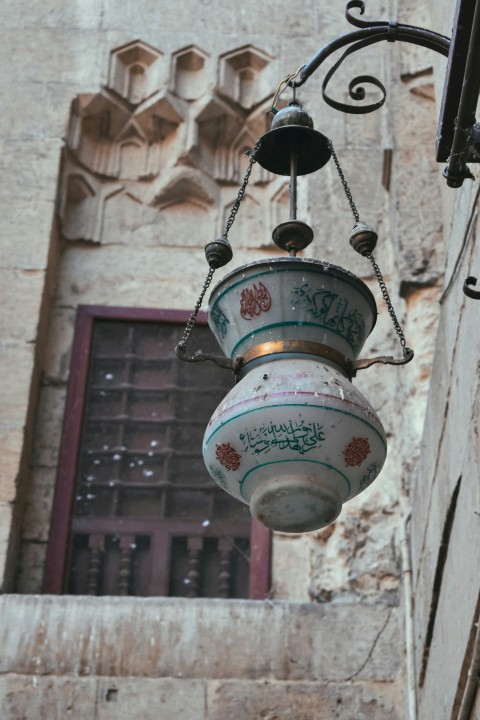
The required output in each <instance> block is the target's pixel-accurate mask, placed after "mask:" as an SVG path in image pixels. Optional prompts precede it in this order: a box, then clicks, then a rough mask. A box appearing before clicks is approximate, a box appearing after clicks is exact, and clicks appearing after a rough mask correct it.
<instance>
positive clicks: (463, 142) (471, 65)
mask: <svg viewBox="0 0 480 720" xmlns="http://www.w3.org/2000/svg"><path fill="white" fill-rule="evenodd" d="M479 44H480V2H478V0H477V2H476V4H475V14H474V16H473V23H472V32H471V34H470V42H469V44H468V54H467V62H466V66H465V74H464V76H463V84H462V93H461V95H460V103H459V106H458V115H457V121H456V127H455V133H454V136H453V143H452V149H451V153H450V159H449V161H448V165H447V168H446V170H445V173H444V174H445V177H446V179H447V185H448V186H449V187H460V186H461V185H462V183H463V181H464V179H465V178H466V177H472V175H471V174H470V171H469V170H468V168H467V167H466V164H465V163H466V161H465V159H464V155H465V152H466V151H467V150H468V148H469V142H470V139H471V138H470V136H471V132H472V129H473V126H474V124H475V111H476V108H477V102H478V95H479V92H480V52H479Z"/></svg>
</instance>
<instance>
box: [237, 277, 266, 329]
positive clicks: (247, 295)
mask: <svg viewBox="0 0 480 720" xmlns="http://www.w3.org/2000/svg"><path fill="white" fill-rule="evenodd" d="M271 306H272V298H271V297H270V293H269V292H268V290H267V288H266V287H265V285H264V284H263V283H258V287H257V286H256V285H255V284H254V286H253V288H245V289H244V290H242V294H241V296H240V315H241V316H242V317H243V319H244V320H252V318H254V317H255V316H256V315H260V313H261V312H267V310H270V308H271Z"/></svg>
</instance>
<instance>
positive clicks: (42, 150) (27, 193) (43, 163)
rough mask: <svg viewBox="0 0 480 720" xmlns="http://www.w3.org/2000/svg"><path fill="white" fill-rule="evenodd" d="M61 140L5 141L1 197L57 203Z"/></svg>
mask: <svg viewBox="0 0 480 720" xmlns="http://www.w3.org/2000/svg"><path fill="white" fill-rule="evenodd" d="M60 148H61V140H60V139H52V140H46V139H45V138H42V139H41V140H39V139H36V140H26V139H23V140H3V141H1V142H0V151H1V153H2V163H3V172H2V176H1V178H0V197H1V198H3V199H4V200H7V199H9V198H10V199H13V198H15V199H16V200H17V199H20V200H24V201H27V200H30V201H33V202H38V201H39V200H40V201H46V202H50V203H52V202H54V201H55V196H56V192H57V176H58V168H59V162H60Z"/></svg>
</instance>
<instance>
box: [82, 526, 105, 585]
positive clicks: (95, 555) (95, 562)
mask: <svg viewBox="0 0 480 720" xmlns="http://www.w3.org/2000/svg"><path fill="white" fill-rule="evenodd" d="M88 547H89V548H90V557H89V560H88V572H87V591H86V594H87V595H98V589H99V585H100V571H101V569H102V553H103V549H104V536H103V535H90V537H89V539H88Z"/></svg>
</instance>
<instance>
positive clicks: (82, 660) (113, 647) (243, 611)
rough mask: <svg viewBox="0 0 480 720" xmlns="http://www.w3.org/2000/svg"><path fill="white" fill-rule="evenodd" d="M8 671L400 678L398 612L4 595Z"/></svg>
mask: <svg viewBox="0 0 480 720" xmlns="http://www.w3.org/2000/svg"><path fill="white" fill-rule="evenodd" d="M0 617H2V619H3V623H2V626H3V627H2V630H1V635H0V646H1V647H2V653H1V657H0V673H7V672H14V673H18V674H25V675H30V674H34V675H62V676H66V675H76V676H77V675H80V676H88V675H103V676H116V677H128V676H142V677H174V678H175V677H181V678H200V679H201V678H210V679H228V678H239V677H242V678H246V679H251V680H295V681H298V680H303V681H333V682H345V681H349V680H353V679H354V680H357V681H359V680H370V679H374V680H377V681H382V682H389V681H393V680H396V679H397V677H398V675H399V673H400V665H401V654H402V638H401V631H400V627H399V609H398V608H389V607H379V606H369V605H365V604H349V605H321V604H302V603H288V602H279V601H275V602H270V601H266V602H258V601H248V600H218V599H213V600H210V599H199V600H185V599H182V598H117V597H103V598H91V597H75V596H65V595H64V596H47V595H43V596H42V595H4V596H2V597H1V598H0Z"/></svg>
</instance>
